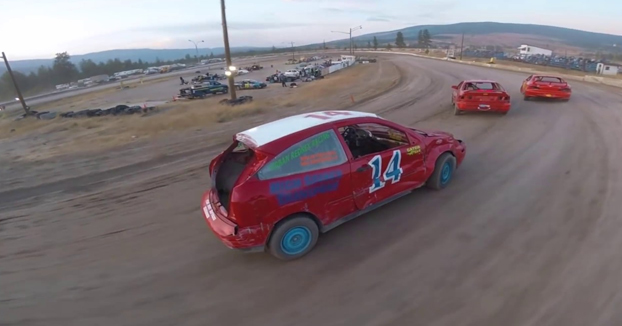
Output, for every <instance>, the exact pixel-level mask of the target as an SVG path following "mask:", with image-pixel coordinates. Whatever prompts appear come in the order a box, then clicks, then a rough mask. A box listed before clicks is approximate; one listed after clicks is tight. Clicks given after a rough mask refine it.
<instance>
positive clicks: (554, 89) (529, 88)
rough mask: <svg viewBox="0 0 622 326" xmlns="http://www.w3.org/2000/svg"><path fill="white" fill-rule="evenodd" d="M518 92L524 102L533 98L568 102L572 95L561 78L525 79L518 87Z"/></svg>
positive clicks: (533, 77) (540, 77) (534, 77)
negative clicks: (523, 98) (523, 97)
mask: <svg viewBox="0 0 622 326" xmlns="http://www.w3.org/2000/svg"><path fill="white" fill-rule="evenodd" d="M520 92H521V93H522V94H523V95H524V96H525V101H529V100H530V99H531V98H535V97H540V98H543V97H544V98H553V99H560V100H562V101H568V100H570V95H572V89H571V88H570V85H568V83H567V82H566V81H565V80H564V79H563V78H560V77H555V76H541V75H531V76H529V77H527V79H525V81H524V82H523V84H522V85H521V87H520Z"/></svg>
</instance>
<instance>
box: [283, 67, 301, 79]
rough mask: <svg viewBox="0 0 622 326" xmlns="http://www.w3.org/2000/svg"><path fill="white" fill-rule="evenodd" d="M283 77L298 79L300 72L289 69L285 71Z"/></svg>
mask: <svg viewBox="0 0 622 326" xmlns="http://www.w3.org/2000/svg"><path fill="white" fill-rule="evenodd" d="M283 75H285V77H289V78H299V77H300V72H299V71H298V70H296V69H289V70H287V71H285V72H284V73H283Z"/></svg>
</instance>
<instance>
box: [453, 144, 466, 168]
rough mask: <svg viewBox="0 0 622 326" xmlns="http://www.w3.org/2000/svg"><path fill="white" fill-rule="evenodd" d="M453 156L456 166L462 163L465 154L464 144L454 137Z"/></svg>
mask: <svg viewBox="0 0 622 326" xmlns="http://www.w3.org/2000/svg"><path fill="white" fill-rule="evenodd" d="M453 152H454V156H455V157H456V168H457V167H459V166H460V164H462V161H464V157H465V156H466V144H465V143H464V141H463V140H460V139H456V143H455V146H454V151H453Z"/></svg>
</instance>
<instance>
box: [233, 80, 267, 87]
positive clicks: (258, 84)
mask: <svg viewBox="0 0 622 326" xmlns="http://www.w3.org/2000/svg"><path fill="white" fill-rule="evenodd" d="M235 87H236V88H237V89H258V88H259V89H261V88H266V87H268V84H266V83H264V82H259V81H256V80H252V79H244V80H243V81H241V82H236V83H235Z"/></svg>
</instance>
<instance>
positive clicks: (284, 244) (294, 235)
mask: <svg viewBox="0 0 622 326" xmlns="http://www.w3.org/2000/svg"><path fill="white" fill-rule="evenodd" d="M309 245H311V230H309V228H307V227H306V226H297V227H294V228H291V229H289V230H288V231H287V232H285V234H284V235H283V238H281V250H282V251H283V252H284V253H286V254H288V255H297V254H299V253H301V252H303V251H305V250H306V249H307V248H308V247H309Z"/></svg>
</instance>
